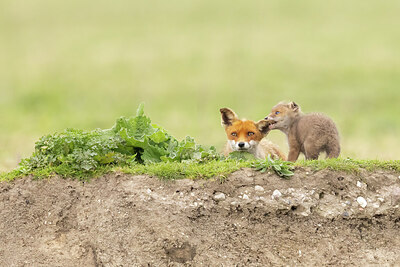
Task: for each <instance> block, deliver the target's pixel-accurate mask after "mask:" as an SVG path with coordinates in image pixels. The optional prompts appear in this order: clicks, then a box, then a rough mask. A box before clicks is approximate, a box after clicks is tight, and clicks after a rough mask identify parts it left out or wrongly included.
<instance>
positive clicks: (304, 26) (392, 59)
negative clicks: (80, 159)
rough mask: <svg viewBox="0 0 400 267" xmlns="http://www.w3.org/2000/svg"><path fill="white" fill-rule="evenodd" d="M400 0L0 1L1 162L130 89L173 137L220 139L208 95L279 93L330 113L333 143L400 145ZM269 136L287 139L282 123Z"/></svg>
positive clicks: (376, 150) (228, 100)
mask: <svg viewBox="0 0 400 267" xmlns="http://www.w3.org/2000/svg"><path fill="white" fill-rule="evenodd" d="M399 11H400V2H399V1H393V0H387V1H361V0H356V1H333V2H326V1H317V0H305V1H299V2H296V1H289V0H276V1H275V0H274V1H210V0H201V1H200V0H194V1H183V0H171V1H160V0H159V1H155V0H148V1H104V0H99V1H89V0H80V1H77V0H70V1H62V2H61V1H50V0H32V1H22V0H3V1H1V2H0V25H2V26H1V27H0V123H1V125H0V147H1V149H0V171H3V170H10V169H12V168H14V167H15V166H16V164H17V162H19V160H20V159H21V158H22V157H27V156H29V155H30V153H31V152H32V151H33V149H34V142H35V141H36V140H37V139H38V138H39V137H40V136H42V135H44V134H48V133H54V132H57V131H61V130H63V129H65V128H71V127H72V128H80V129H86V130H91V129H94V128H110V127H111V126H112V124H113V123H114V121H115V119H116V118H118V117H120V116H122V115H124V116H131V115H134V114H135V111H136V108H137V106H138V104H139V103H140V102H145V112H146V114H148V115H149V117H150V118H151V119H152V121H153V122H154V123H157V124H159V125H160V126H162V127H164V128H165V129H166V130H168V132H170V133H171V134H172V135H174V136H175V137H176V138H178V139H182V138H184V137H185V136H186V135H190V136H192V137H194V138H195V139H196V141H197V142H198V143H201V144H205V145H215V146H216V147H217V148H222V146H223V144H224V142H225V138H226V137H225V132H224V130H223V129H222V127H221V126H220V114H219V108H221V107H230V108H232V109H233V110H235V111H236V112H237V113H238V115H239V116H241V117H246V118H248V119H254V120H258V119H261V118H263V117H264V116H265V115H267V114H268V113H269V110H270V108H271V107H272V106H273V105H274V104H276V103H277V102H279V101H281V100H294V101H296V102H297V103H298V104H299V105H300V106H301V107H302V109H303V111H305V112H311V111H320V112H324V113H326V114H328V115H329V116H331V117H332V118H333V119H334V121H335V122H336V123H337V125H338V127H339V131H340V133H341V139H342V156H343V157H347V156H349V157H354V158H361V159H399V158H400V151H399V149H398V148H400V138H399V136H400V116H399V115H400V106H399V103H400V49H399V48H400V31H399V26H398V25H399V15H398V14H399ZM269 137H270V139H271V140H273V141H275V142H276V143H278V144H279V145H280V146H281V147H282V148H283V150H285V151H287V144H286V140H285V137H284V136H283V134H282V133H280V132H272V133H271V134H270V136H269Z"/></svg>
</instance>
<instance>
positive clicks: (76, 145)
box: [17, 104, 222, 176]
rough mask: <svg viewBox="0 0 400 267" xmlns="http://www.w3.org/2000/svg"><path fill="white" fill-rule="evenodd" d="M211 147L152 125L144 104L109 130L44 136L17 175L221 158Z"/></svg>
mask: <svg viewBox="0 0 400 267" xmlns="http://www.w3.org/2000/svg"><path fill="white" fill-rule="evenodd" d="M221 158H222V156H221V155H220V154H218V153H217V152H216V149H215V148H214V147H210V148H206V147H203V146H201V145H199V144H196V142H195V141H194V139H193V138H191V137H186V139H184V140H182V141H178V140H177V139H175V138H174V137H172V136H171V135H169V134H168V133H167V132H166V131H165V130H164V129H163V128H161V127H159V126H157V125H155V124H151V120H150V118H149V117H147V116H145V114H144V111H143V104H141V105H140V106H139V108H138V110H137V114H136V116H135V117H130V118H125V117H121V118H119V119H118V120H117V121H116V123H115V125H114V126H113V127H112V128H111V129H107V130H100V129H97V130H93V131H82V130H76V129H67V130H65V131H63V132H61V133H55V134H53V135H45V136H43V137H42V138H40V140H39V141H38V142H36V145H35V151H34V153H33V154H32V156H31V157H29V158H27V159H24V160H22V162H21V163H20V165H19V168H18V170H17V171H18V172H19V173H20V174H30V173H33V172H35V173H40V171H41V170H43V171H44V170H45V169H46V170H47V171H46V172H45V173H47V172H48V170H52V171H53V172H56V173H58V174H61V175H71V176H85V175H90V174H93V173H95V172H96V170H98V169H101V168H103V167H105V166H112V165H114V166H115V165H119V166H124V165H132V164H137V163H145V164H148V163H157V162H183V161H190V162H206V161H210V160H216V159H221Z"/></svg>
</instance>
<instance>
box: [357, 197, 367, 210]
mask: <svg viewBox="0 0 400 267" xmlns="http://www.w3.org/2000/svg"><path fill="white" fill-rule="evenodd" d="M357 203H358V204H359V205H360V206H361V207H362V208H365V207H366V206H367V201H366V200H365V198H363V197H358V198H357Z"/></svg>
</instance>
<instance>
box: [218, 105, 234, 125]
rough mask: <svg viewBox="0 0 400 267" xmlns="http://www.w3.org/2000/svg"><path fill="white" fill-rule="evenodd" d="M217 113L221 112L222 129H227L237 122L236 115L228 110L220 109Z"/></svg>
mask: <svg viewBox="0 0 400 267" xmlns="http://www.w3.org/2000/svg"><path fill="white" fill-rule="evenodd" d="M219 112H221V124H222V126H224V127H228V126H229V125H232V123H234V122H235V121H237V120H238V116H237V115H236V113H235V112H233V110H231V109H229V108H221V109H220V110H219Z"/></svg>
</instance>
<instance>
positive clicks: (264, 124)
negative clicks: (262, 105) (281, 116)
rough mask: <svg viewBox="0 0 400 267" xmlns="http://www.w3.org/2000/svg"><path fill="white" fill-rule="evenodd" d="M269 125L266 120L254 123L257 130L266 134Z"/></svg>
mask: <svg viewBox="0 0 400 267" xmlns="http://www.w3.org/2000/svg"><path fill="white" fill-rule="evenodd" d="M269 125H270V123H269V122H268V121H267V120H260V121H258V122H257V123H256V126H257V128H258V130H260V132H261V133H262V134H267V133H268V132H269V131H270V129H269Z"/></svg>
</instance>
